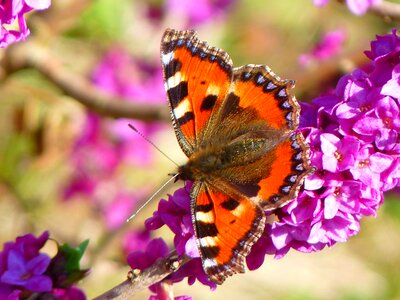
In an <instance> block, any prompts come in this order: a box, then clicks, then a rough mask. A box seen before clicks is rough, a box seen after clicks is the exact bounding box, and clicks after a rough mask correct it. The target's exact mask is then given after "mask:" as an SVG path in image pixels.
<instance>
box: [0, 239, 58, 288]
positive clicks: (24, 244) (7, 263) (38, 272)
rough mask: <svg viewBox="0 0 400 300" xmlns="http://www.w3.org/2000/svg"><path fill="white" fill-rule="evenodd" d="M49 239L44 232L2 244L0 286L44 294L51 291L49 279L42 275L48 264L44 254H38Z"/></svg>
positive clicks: (48, 259)
mask: <svg viewBox="0 0 400 300" xmlns="http://www.w3.org/2000/svg"><path fill="white" fill-rule="evenodd" d="M48 238H49V234H48V232H44V233H43V234H42V235H41V236H40V237H38V238H36V237H34V236H33V235H32V234H27V235H24V236H21V237H17V239H16V241H15V242H14V243H13V242H8V243H6V244H4V247H3V251H2V252H1V253H0V284H1V285H2V286H3V287H4V285H8V286H9V287H14V289H17V290H20V289H27V290H29V291H33V292H44V291H50V290H51V289H52V285H53V284H52V281H51V278H50V277H48V276H46V275H45V274H44V273H45V271H46V270H47V267H48V266H49V264H50V258H49V257H48V256H47V255H46V254H42V253H39V250H40V249H41V248H42V247H43V245H44V244H45V243H46V241H47V240H48Z"/></svg>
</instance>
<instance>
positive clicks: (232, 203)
mask: <svg viewBox="0 0 400 300" xmlns="http://www.w3.org/2000/svg"><path fill="white" fill-rule="evenodd" d="M239 204H240V203H239V201H237V200H235V199H233V198H229V199H228V200H226V201H224V202H222V204H221V206H222V207H223V208H225V209H227V210H234V209H235V208H236V207H238V206H239Z"/></svg>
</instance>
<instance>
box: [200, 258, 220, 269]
mask: <svg viewBox="0 0 400 300" xmlns="http://www.w3.org/2000/svg"><path fill="white" fill-rule="evenodd" d="M217 265H218V263H217V262H216V261H214V260H212V259H210V258H206V259H205V260H203V266H204V268H212V267H215V266H217Z"/></svg>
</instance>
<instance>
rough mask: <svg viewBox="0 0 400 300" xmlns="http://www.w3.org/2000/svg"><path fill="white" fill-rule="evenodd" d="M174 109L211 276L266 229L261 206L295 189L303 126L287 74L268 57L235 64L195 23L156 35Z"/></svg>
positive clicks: (302, 160)
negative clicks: (199, 34) (273, 68)
mask: <svg viewBox="0 0 400 300" xmlns="http://www.w3.org/2000/svg"><path fill="white" fill-rule="evenodd" d="M161 60H162V65H163V71H164V80H165V89H166V91H167V95H168V99H169V103H170V108H171V118H172V122H173V125H174V128H175V133H176V136H177V139H178V142H179V145H180V146H181V148H182V150H183V152H184V153H185V154H186V155H187V157H188V158H189V160H188V162H187V163H186V164H185V165H183V166H180V167H179V168H178V174H179V175H178V176H179V178H180V179H182V180H192V181H193V182H194V184H193V187H192V190H191V193H190V198H191V213H192V220H193V226H194V232H195V235H196V240H197V245H198V249H199V252H200V255H201V259H202V263H203V268H204V271H205V272H206V274H207V275H208V276H209V278H210V279H211V280H213V281H214V282H216V283H218V284H221V283H222V282H223V281H224V280H225V279H226V277H227V276H230V275H232V274H234V273H239V272H240V273H243V272H244V260H245V257H246V256H247V255H248V254H249V252H250V249H251V246H252V245H253V244H254V243H255V242H256V241H257V240H258V239H259V237H260V236H261V234H262V233H263V231H264V226H265V214H264V211H265V210H273V209H276V208H278V207H281V206H282V205H284V204H285V203H287V202H288V201H289V200H292V199H293V198H295V197H296V195H297V193H298V190H299V188H300V186H301V185H302V182H303V179H304V177H305V176H307V175H308V174H309V173H311V172H312V168H311V167H310V162H309V153H308V146H307V144H306V143H305V141H304V138H303V136H302V135H301V134H300V133H296V132H295V131H296V129H297V127H298V124H299V113H300V106H299V104H298V102H297V101H296V99H295V97H294V96H291V95H290V94H289V91H290V89H291V88H292V87H293V86H294V82H293V81H290V80H281V79H280V78H279V77H278V76H276V75H275V74H274V73H273V72H272V71H271V70H270V69H269V68H268V67H266V66H262V65H245V66H242V67H238V68H234V67H233V65H232V61H231V59H230V58H229V55H228V54H227V53H226V52H224V51H223V50H221V49H218V48H215V47H211V46H209V45H207V43H206V42H203V41H200V40H199V39H198V38H197V36H196V33H195V32H194V31H176V30H173V29H167V30H166V31H165V33H164V35H163V38H162V42H161Z"/></svg>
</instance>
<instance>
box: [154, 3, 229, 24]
mask: <svg viewBox="0 0 400 300" xmlns="http://www.w3.org/2000/svg"><path fill="white" fill-rule="evenodd" d="M236 2H237V1H236V0H199V1H185V0H164V1H157V2H154V1H148V2H147V3H146V5H147V7H146V8H147V13H146V14H147V16H148V18H149V19H150V20H151V21H152V23H154V22H156V23H160V22H161V21H162V20H164V19H168V18H171V17H173V18H174V19H176V20H179V22H180V23H181V24H182V26H183V27H185V28H194V27H197V26H201V25H204V24H206V23H210V22H215V21H219V20H221V19H223V18H224V17H225V16H226V15H227V14H228V12H229V11H230V10H231V8H232V7H233V6H234V5H235V3H236Z"/></svg>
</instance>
